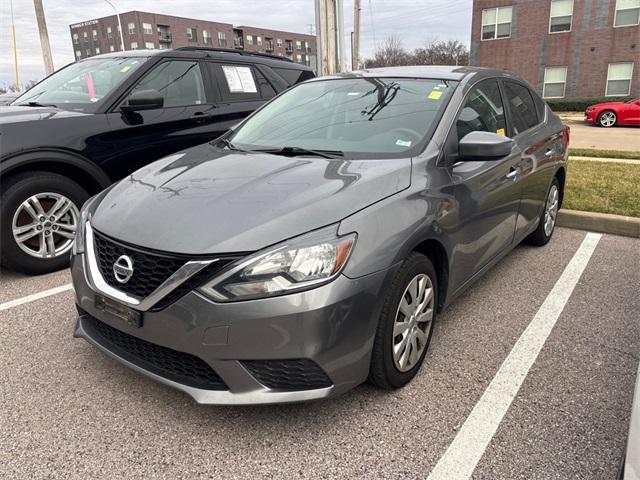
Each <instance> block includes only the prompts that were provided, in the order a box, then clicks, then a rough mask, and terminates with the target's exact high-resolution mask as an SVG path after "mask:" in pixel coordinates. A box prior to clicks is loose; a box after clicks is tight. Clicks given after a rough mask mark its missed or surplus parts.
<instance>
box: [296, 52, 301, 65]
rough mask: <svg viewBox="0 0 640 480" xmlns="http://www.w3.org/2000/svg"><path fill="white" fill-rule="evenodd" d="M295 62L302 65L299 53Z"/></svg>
mask: <svg viewBox="0 0 640 480" xmlns="http://www.w3.org/2000/svg"><path fill="white" fill-rule="evenodd" d="M296 62H298V63H302V55H300V54H299V53H298V54H297V55H296Z"/></svg>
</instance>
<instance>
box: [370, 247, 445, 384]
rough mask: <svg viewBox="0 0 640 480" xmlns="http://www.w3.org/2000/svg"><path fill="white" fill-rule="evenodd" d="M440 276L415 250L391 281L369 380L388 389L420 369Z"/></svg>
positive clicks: (379, 325) (432, 318) (404, 382)
mask: <svg viewBox="0 0 640 480" xmlns="http://www.w3.org/2000/svg"><path fill="white" fill-rule="evenodd" d="M437 302H438V279H437V277H436V272H435V269H434V268H433V264H432V263H431V261H430V260H429V259H428V258H427V257H426V256H424V255H421V254H419V253H412V254H411V255H410V256H409V257H407V259H406V260H405V261H404V262H403V264H402V266H401V267H400V269H399V270H398V272H397V273H396V276H395V278H394V279H393V281H392V282H391V286H390V288H389V291H388V293H387V296H386V299H385V303H384V306H383V308H382V312H381V315H380V321H379V324H378V330H377V332H376V338H375V341H374V346H373V352H372V357H371V367H370V371H369V382H370V383H372V384H374V385H375V386H377V387H380V388H385V389H394V388H400V387H403V386H404V385H406V384H407V383H409V382H410V381H411V380H412V379H413V377H415V376H416V374H417V373H418V371H419V370H420V366H421V365H422V362H423V361H424V357H425V355H426V353H427V349H428V347H429V342H430V341H431V334H432V330H433V322H434V321H435V315H436V306H437V305H438V303H437Z"/></svg>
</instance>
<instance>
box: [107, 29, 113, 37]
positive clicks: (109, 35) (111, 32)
mask: <svg viewBox="0 0 640 480" xmlns="http://www.w3.org/2000/svg"><path fill="white" fill-rule="evenodd" d="M107 38H113V31H112V30H111V27H107Z"/></svg>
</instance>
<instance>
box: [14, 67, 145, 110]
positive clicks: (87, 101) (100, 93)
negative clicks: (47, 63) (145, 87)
mask: <svg viewBox="0 0 640 480" xmlns="http://www.w3.org/2000/svg"><path fill="white" fill-rule="evenodd" d="M147 58H148V57H126V58H117V57H109V58H94V59H89V60H83V61H81V62H76V63H72V64H71V65H69V66H67V67H65V68H63V69H61V70H58V71H57V72H55V73H54V74H52V75H51V76H49V77H47V78H45V79H44V80H43V81H42V82H40V83H39V84H37V85H36V86H35V87H33V88H32V89H30V90H28V91H27V92H25V93H24V94H23V95H21V96H20V97H18V98H17V99H16V100H15V101H14V102H13V104H12V105H29V104H37V105H54V106H57V107H60V108H65V109H73V110H80V111H93V110H94V109H95V107H96V105H95V104H96V103H98V102H99V101H100V100H101V99H102V98H104V97H105V96H106V95H109V94H110V93H111V92H112V91H113V90H115V89H116V88H117V87H118V86H119V85H120V84H121V83H122V82H124V81H125V80H126V79H127V77H129V76H130V75H131V74H132V73H133V72H134V71H135V70H136V69H137V68H138V67H140V65H142V64H143V63H144V62H145V61H146V60H147Z"/></svg>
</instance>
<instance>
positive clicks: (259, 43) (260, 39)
mask: <svg viewBox="0 0 640 480" xmlns="http://www.w3.org/2000/svg"><path fill="white" fill-rule="evenodd" d="M258 45H262V37H258Z"/></svg>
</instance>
